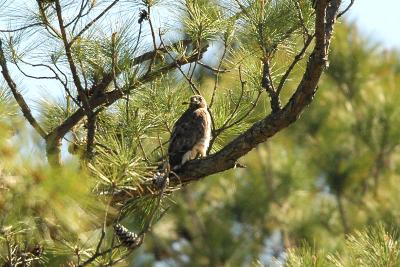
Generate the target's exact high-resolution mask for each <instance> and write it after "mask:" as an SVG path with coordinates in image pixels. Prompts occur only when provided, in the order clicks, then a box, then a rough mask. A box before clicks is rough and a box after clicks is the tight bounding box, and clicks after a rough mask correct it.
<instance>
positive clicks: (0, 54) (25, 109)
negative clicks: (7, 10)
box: [0, 39, 47, 138]
mask: <svg viewBox="0 0 400 267" xmlns="http://www.w3.org/2000/svg"><path fill="white" fill-rule="evenodd" d="M0 65H1V69H2V71H1V73H2V74H3V77H4V79H5V80H6V82H7V84H8V86H9V87H10V89H11V92H12V94H13V95H14V98H15V100H16V101H17V103H18V105H19V107H20V108H21V111H22V113H23V115H24V117H25V118H26V119H27V121H28V122H29V123H30V125H32V127H33V128H34V129H35V130H36V132H37V133H38V134H39V135H40V136H41V137H43V138H45V137H46V135H47V133H46V132H45V130H44V129H43V128H42V127H41V126H40V125H39V123H38V122H37V121H36V119H35V118H34V117H33V115H32V112H31V109H30V108H29V106H28V104H27V103H26V101H25V99H24V97H23V96H22V95H21V93H20V92H18V89H17V85H16V84H15V82H14V81H13V79H12V78H11V76H10V72H9V71H8V67H7V62H6V58H5V55H4V51H3V42H2V41H1V39H0Z"/></svg>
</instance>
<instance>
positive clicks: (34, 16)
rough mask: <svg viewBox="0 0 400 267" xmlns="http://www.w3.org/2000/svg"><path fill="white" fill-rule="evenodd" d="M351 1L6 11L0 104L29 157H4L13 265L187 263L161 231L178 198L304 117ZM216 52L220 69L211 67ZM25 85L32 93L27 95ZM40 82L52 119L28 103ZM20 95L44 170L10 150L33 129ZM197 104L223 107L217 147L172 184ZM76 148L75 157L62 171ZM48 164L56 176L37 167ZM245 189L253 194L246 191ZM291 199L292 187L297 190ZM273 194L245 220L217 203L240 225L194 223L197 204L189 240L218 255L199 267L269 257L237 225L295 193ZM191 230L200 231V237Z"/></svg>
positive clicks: (5, 233) (5, 253) (6, 237)
mask: <svg viewBox="0 0 400 267" xmlns="http://www.w3.org/2000/svg"><path fill="white" fill-rule="evenodd" d="M340 4H341V1H340V0H337V1H325V0H324V1H318V2H317V3H316V6H315V8H314V7H313V6H312V3H311V2H310V1H306V0H304V1H303V0H299V1H292V0H280V1H250V0H246V1H236V0H234V1H225V0H224V1H213V0H204V1H203V0H201V1H192V0H186V1H176V2H173V3H171V2H169V1H163V0H142V1H136V2H130V1H128V2H123V1H118V0H113V1H89V0H83V1H74V2H71V1H61V0H55V1H36V2H35V5H34V6H31V7H29V9H27V8H26V6H20V5H19V3H18V2H13V1H3V2H2V3H1V4H0V5H1V6H2V9H1V10H2V11H1V13H0V16H1V17H2V18H3V19H5V20H6V21H8V22H9V23H8V26H7V28H5V29H0V32H1V34H2V35H1V37H0V65H1V69H2V74H3V78H4V81H5V83H6V85H5V86H4V87H5V92H7V94H6V93H2V95H1V102H0V111H1V112H3V110H4V112H3V113H2V114H1V115H2V117H6V118H7V120H5V122H2V121H3V119H2V121H1V122H2V124H4V126H2V127H4V128H5V129H7V131H4V132H5V134H4V137H3V138H4V139H3V140H6V139H11V142H14V143H13V144H15V145H13V146H14V147H13V148H9V146H10V145H9V144H8V143H7V142H5V141H4V142H2V144H1V151H2V152H1V153H3V154H4V155H6V156H4V158H5V159H4V160H3V159H2V162H1V170H2V172H1V173H0V177H1V181H2V184H4V186H3V187H4V191H5V192H6V193H5V194H2V195H1V196H0V197H1V202H0V203H1V204H2V205H0V208H1V212H2V214H4V219H3V220H2V221H1V227H2V228H1V239H0V241H1V242H2V248H1V251H0V252H1V255H2V260H3V261H4V265H5V266H7V265H11V266H12V265H17V264H23V265H35V264H40V263H41V262H45V264H52V265H57V264H69V265H72V266H74V265H76V266H87V265H89V264H96V265H106V266H110V265H116V264H118V263H121V262H122V263H123V262H124V261H126V259H127V257H129V255H131V254H132V252H133V251H135V252H137V253H140V251H141V250H143V249H144V248H143V247H142V244H145V243H146V242H147V238H146V237H149V243H152V244H157V245H158V247H156V246H154V250H155V252H154V255H157V257H160V258H163V255H164V254H171V253H174V252H173V251H172V252H171V251H170V250H169V251H168V249H166V248H163V247H162V245H161V243H158V241H157V236H156V235H155V234H154V233H153V232H152V230H153V228H155V225H157V224H156V223H157V222H158V221H159V220H161V219H163V218H164V216H168V209H169V207H170V206H171V203H173V201H174V198H173V196H172V193H173V192H174V191H177V190H178V189H181V188H182V187H183V186H184V185H186V184H188V183H190V182H192V181H196V180H199V179H201V178H204V177H206V176H209V175H212V174H216V173H219V172H222V171H226V170H229V169H232V168H235V169H236V167H241V166H242V164H241V163H240V162H238V160H239V158H241V157H242V156H244V155H246V154H247V153H248V152H250V151H251V150H253V149H254V148H256V147H257V146H258V145H260V144H261V143H264V142H265V141H267V140H268V139H269V138H270V137H271V136H273V135H275V134H276V133H277V132H279V131H281V130H282V129H284V128H286V127H287V126H289V125H290V124H292V123H293V122H295V121H296V120H297V119H298V118H299V116H300V114H301V112H302V111H303V109H304V108H305V107H306V106H307V105H308V104H310V103H311V102H312V100H313V97H314V94H315V93H316V91H317V85H318V82H319V80H320V77H321V75H322V73H323V71H324V70H325V69H326V67H327V63H328V55H329V48H330V42H331V39H332V35H333V26H334V24H335V23H336V20H337V18H338V17H340V16H342V15H343V12H342V13H339V8H340ZM12 11H14V12H12ZM17 12H21V14H23V15H21V14H19V15H18V16H17V15H16V13H17ZM164 13H167V18H166V17H165V14H164ZM213 53H217V54H218V56H217V59H216V60H209V56H208V55H212V54H213ZM306 59H307V60H306ZM294 71H296V72H301V73H300V74H299V73H297V74H296V75H294V73H293V72H294ZM18 77H21V80H23V81H24V82H28V83H26V84H25V83H24V84H21V83H17V82H16V80H17V79H18ZM33 81H34V82H33ZM31 83H32V84H31ZM34 84H39V86H42V87H44V88H45V89H46V93H45V95H44V96H43V99H42V100H41V101H40V102H39V103H38V107H39V110H38V112H32V109H31V106H32V105H31V103H30V102H29V101H27V99H26V96H25V95H24V94H23V93H22V92H23V90H22V88H24V90H32V87H33V86H34ZM46 87H47V88H46ZM55 88H58V89H60V91H62V95H63V96H62V97H61V100H59V101H55V100H54V99H52V98H51V97H49V92H50V91H54V89H55ZM10 94H11V95H12V96H13V98H14V100H15V102H16V104H17V105H18V108H19V110H20V111H21V112H22V116H23V118H24V119H25V121H26V122H27V123H29V125H30V126H31V127H32V128H33V129H34V131H35V132H36V134H37V139H38V140H34V142H36V143H39V144H41V146H42V147H39V148H38V151H37V152H34V153H36V154H35V155H34V156H32V159H30V157H29V156H27V155H24V154H26V152H25V153H24V147H26V146H29V143H28V144H24V143H22V142H21V143H19V144H18V145H17V144H16V143H17V142H16V141H12V137H11V135H13V134H14V135H16V136H17V137H16V138H18V139H20V138H22V137H23V135H24V132H25V131H24V130H23V128H24V125H23V124H22V122H20V121H21V118H18V119H17V121H19V124H14V123H12V124H10V121H11V116H13V117H15V116H16V115H14V112H11V113H12V114H11V113H10V114H9V112H10V111H9V110H10V108H9V107H8V105H12V104H11V100H10V96H9V95H10ZM191 94H202V95H204V96H205V97H206V99H207V101H208V103H209V109H210V112H211V114H212V120H213V128H212V130H213V133H212V135H213V139H212V142H211V143H212V147H211V149H210V155H209V156H208V157H206V158H205V159H199V160H194V161H191V162H188V163H187V164H185V165H184V166H182V168H180V169H178V170H176V172H175V173H174V174H172V173H170V172H169V171H168V168H164V167H163V166H165V165H166V164H165V163H166V162H167V155H166V151H167V149H166V148H167V146H168V139H169V135H170V132H171V129H172V126H173V123H174V122H175V121H176V119H177V118H178V116H179V115H180V114H181V113H182V111H183V108H184V107H183V106H182V105H180V103H181V102H182V101H183V100H186V99H187V98H188V97H189V96H190V95H191ZM2 107H4V108H2ZM3 114H4V115H3ZM16 117H18V116H16ZM8 118H10V119H8ZM12 120H14V119H12ZM12 128H15V129H14V131H17V133H13V132H12ZM18 131H21V132H20V133H18ZM26 134H27V135H29V134H31V132H29V131H28V133H26ZM2 135H3V134H2ZM31 142H32V141H31ZM43 146H44V147H43ZM63 146H64V147H65V146H67V147H68V151H69V153H70V154H72V155H74V156H68V157H67V159H65V160H64V162H62V148H63ZM275 149H276V148H275ZM275 149H274V150H275ZM260 150H262V148H261V149H260ZM43 151H45V154H46V157H47V162H48V164H46V162H44V160H43V157H42V156H38V155H41V154H40V153H41V152H43ZM259 153H263V152H262V151H259ZM271 153H275V152H271ZM18 155H21V156H20V157H21V160H18V159H17V158H18V157H19V156H18ZM273 155H274V154H271V155H270V156H271V157H273ZM263 164H264V165H263V166H269V163H268V162H264V163H263ZM288 164H289V163H288ZM269 167H271V166H269ZM271 168H272V167H271ZM235 172H236V170H235ZM237 173H242V172H240V171H237ZM245 175H251V171H250V173H247V174H245ZM269 175H270V174H267V175H266V176H269ZM288 179H291V178H290V177H289V178H288ZM247 180H249V179H247ZM221 182H222V181H221ZM238 182H240V183H243V184H242V186H243V187H244V189H245V188H246V187H247V188H248V190H250V188H251V186H249V184H246V182H245V181H238ZM259 182H260V181H259V180H258V179H257V180H256V181H251V183H254V185H258V184H257V183H259ZM263 182H264V181H263ZM265 186H267V185H266V184H264V186H263V187H259V189H260V190H262V189H265ZM204 187H205V188H203V189H199V192H202V194H204V195H207V194H211V193H212V192H211V191H210V190H209V188H208V187H209V185H208V184H204ZM267 187H268V186H267ZM278 187H279V186H278ZM284 187H285V186H282V188H279V190H282V192H286V193H290V189H289V188H284ZM219 188H220V190H221V191H224V190H226V187H224V186H223V185H220V187H219ZM2 190H3V189H2ZM185 190H186V188H185V189H183V191H184V192H183V194H184V195H186V193H187V192H185ZM266 190H269V189H268V188H267V189H266ZM269 192H270V193H268V194H267V195H266V196H265V199H263V198H261V199H252V200H251V201H254V203H249V202H246V203H247V205H249V206H248V207H251V206H252V205H254V206H255V207H258V208H259V209H254V210H252V209H248V208H245V207H239V210H235V209H237V207H236V205H234V204H235V203H241V202H243V199H240V196H231V201H232V202H231V203H230V204H229V202H225V201H223V202H221V203H223V206H221V207H218V205H214V206H215V209H216V210H218V211H220V212H221V213H222V214H223V213H225V212H226V220H224V219H223V218H224V217H221V219H216V218H213V217H212V213H209V215H210V216H209V217H208V219H209V220H205V219H207V217H205V218H198V215H196V214H195V213H193V210H196V209H197V201H196V199H192V198H193V196H192V195H191V194H189V193H188V194H187V195H186V196H184V197H183V199H185V200H184V201H185V202H186V204H187V206H185V205H182V209H183V210H185V209H189V210H191V212H192V214H191V215H190V216H191V217H190V219H185V218H182V220H180V218H179V216H177V217H176V218H175V220H172V221H175V223H176V227H177V228H178V230H179V233H180V234H182V235H183V236H184V237H185V238H186V240H190V239H191V238H193V235H201V236H202V238H203V239H202V240H203V242H205V243H197V244H196V242H193V245H194V247H193V248H194V251H196V249H197V251H203V252H204V254H203V255H204V256H205V257H203V258H201V257H200V258H198V259H197V260H198V262H197V264H199V265H203V264H209V265H214V266H215V265H223V264H229V263H232V264H233V263H235V262H246V260H248V258H247V257H246V253H251V254H249V255H252V257H253V256H254V257H255V256H256V255H257V254H259V253H260V246H258V247H257V246H254V247H246V250H243V252H242V253H238V248H240V247H241V245H242V244H245V240H250V239H251V238H252V237H251V236H248V235H246V233H245V234H241V232H240V231H239V232H238V233H239V234H238V235H237V236H230V235H229V234H228V233H229V231H230V229H232V228H233V227H235V222H234V221H233V220H229V218H231V217H230V216H233V215H232V214H233V211H234V210H235V212H234V214H236V215H235V216H241V217H240V222H241V223H242V222H246V220H248V218H249V217H250V216H258V215H262V216H266V215H265V213H264V212H265V210H264V209H263V208H260V207H261V206H262V201H263V200H265V201H271V202H272V201H274V200H276V198H279V197H282V194H283V193H282V194H280V196H276V195H274V192H272V191H269ZM338 192H339V191H338ZM262 193H263V192H261V191H260V192H259V195H260V196H261V195H263V194H262ZM198 197H201V196H198ZM273 208H274V207H270V209H271V210H273ZM21 214H22V216H21ZM276 220H277V222H279V221H280V218H277V219H276ZM192 221H193V222H195V225H196V227H197V228H198V229H196V231H197V232H196V233H192V229H190V228H191V225H190V224H191V222H192ZM262 224H263V223H262V221H259V222H258V226H259V227H258V228H257V229H256V230H255V232H257V233H258V236H259V239H258V240H257V241H258V242H263V239H262V237H264V236H265V234H266V233H268V232H269V233H271V232H270V229H268V228H265V227H262ZM122 225H125V226H122ZM256 225H257V224H256ZM125 227H127V228H129V230H128V229H127V228H125ZM221 232H222V233H225V235H221V234H220V233H221ZM161 235H162V233H161ZM132 244H133V245H132ZM205 244H206V246H208V248H205V247H204V246H205ZM167 248H168V247H167ZM157 249H158V250H157ZM156 250H157V251H156ZM134 257H136V256H134ZM171 257H172V256H171ZM192 260H193V262H195V261H194V260H195V259H192ZM182 261H183V262H182V264H184V263H185V262H184V261H185V260H184V259H183V260H182Z"/></svg>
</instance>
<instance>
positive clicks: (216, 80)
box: [209, 42, 228, 109]
mask: <svg viewBox="0 0 400 267" xmlns="http://www.w3.org/2000/svg"><path fill="white" fill-rule="evenodd" d="M227 48H228V45H227V43H226V42H224V51H223V52H222V56H221V59H220V61H219V63H218V68H217V75H216V77H215V82H214V88H213V92H212V95H211V101H210V105H209V107H210V109H211V108H212V106H213V104H214V98H215V94H216V92H217V87H218V82H219V74H220V71H219V70H220V69H221V66H222V62H223V61H224V58H225V55H226V51H227Z"/></svg>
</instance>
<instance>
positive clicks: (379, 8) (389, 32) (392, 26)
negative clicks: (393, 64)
mask: <svg viewBox="0 0 400 267" xmlns="http://www.w3.org/2000/svg"><path fill="white" fill-rule="evenodd" d="M399 10H400V0H380V1H377V0H355V3H354V5H353V7H352V8H351V9H350V11H349V13H348V14H347V15H346V17H347V19H349V21H354V22H356V24H357V25H358V27H359V28H360V31H361V32H362V33H364V34H365V35H366V36H368V37H369V38H371V39H372V40H375V41H379V42H382V44H383V45H384V46H385V47H386V48H398V49H400V14H399Z"/></svg>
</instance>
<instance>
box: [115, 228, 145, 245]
mask: <svg viewBox="0 0 400 267" xmlns="http://www.w3.org/2000/svg"><path fill="white" fill-rule="evenodd" d="M114 230H115V234H116V235H117V236H118V239H119V241H120V242H121V243H122V244H123V245H124V246H126V247H128V248H136V247H138V246H139V245H140V244H141V243H142V237H141V236H138V235H137V234H135V233H133V232H130V231H129V230H128V229H126V228H125V227H124V226H122V225H121V224H119V223H118V224H116V225H114Z"/></svg>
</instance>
